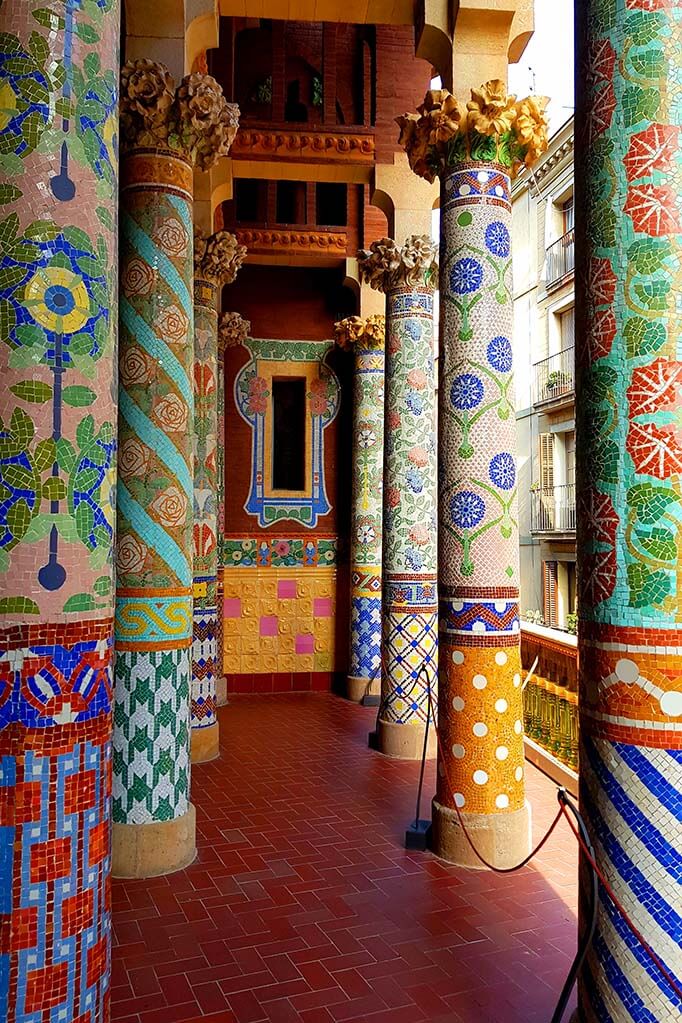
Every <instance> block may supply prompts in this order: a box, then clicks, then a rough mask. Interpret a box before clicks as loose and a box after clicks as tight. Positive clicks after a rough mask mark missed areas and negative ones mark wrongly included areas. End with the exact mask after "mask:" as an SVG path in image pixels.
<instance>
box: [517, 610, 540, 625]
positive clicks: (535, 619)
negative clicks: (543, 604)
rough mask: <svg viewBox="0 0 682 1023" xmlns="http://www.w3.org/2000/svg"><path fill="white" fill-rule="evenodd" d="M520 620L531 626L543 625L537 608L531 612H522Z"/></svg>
mask: <svg viewBox="0 0 682 1023" xmlns="http://www.w3.org/2000/svg"><path fill="white" fill-rule="evenodd" d="M521 618H522V619H523V621H524V622H530V623H531V625H544V624H545V617H544V615H543V614H542V612H541V611H538V610H537V608H536V609H535V610H534V611H532V610H526V611H522V612H521Z"/></svg>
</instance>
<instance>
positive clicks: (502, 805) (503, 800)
mask: <svg viewBox="0 0 682 1023" xmlns="http://www.w3.org/2000/svg"><path fill="white" fill-rule="evenodd" d="M495 806H496V807H497V809H498V810H506V809H507V807H508V806H509V796H505V794H504V792H502V793H500V795H499V796H495Z"/></svg>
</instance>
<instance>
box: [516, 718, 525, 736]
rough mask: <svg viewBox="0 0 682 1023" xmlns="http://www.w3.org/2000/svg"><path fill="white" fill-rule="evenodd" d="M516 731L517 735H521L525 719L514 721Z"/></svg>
mask: <svg viewBox="0 0 682 1023" xmlns="http://www.w3.org/2000/svg"><path fill="white" fill-rule="evenodd" d="M514 731H515V732H516V734H517V735H521V732H522V731H523V721H515V722H514Z"/></svg>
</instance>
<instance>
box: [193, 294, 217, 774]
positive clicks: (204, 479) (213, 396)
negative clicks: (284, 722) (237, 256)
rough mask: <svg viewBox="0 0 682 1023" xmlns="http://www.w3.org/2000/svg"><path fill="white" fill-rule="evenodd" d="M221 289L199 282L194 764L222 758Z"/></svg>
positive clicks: (196, 310) (196, 297) (196, 316)
mask: <svg viewBox="0 0 682 1023" xmlns="http://www.w3.org/2000/svg"><path fill="white" fill-rule="evenodd" d="M217 292H218V288H217V285H216V284H215V283H214V282H212V281H207V280H203V279H202V278H201V277H195V278H194V639H193V642H192V716H191V727H192V742H191V745H192V762H193V763H197V762H200V761H205V760H213V758H214V757H217V756H218V748H219V725H218V718H217V717H216V693H215V686H216V659H217V647H216V639H217V636H216V618H217V607H216V604H217V592H216V591H217V583H218V578H217V576H218V549H217V535H216V534H217V530H216V523H217V519H216V487H217V472H216V440H217V427H218V406H217V389H216V383H217V379H216V378H217V345H218V311H217V308H216V301H217Z"/></svg>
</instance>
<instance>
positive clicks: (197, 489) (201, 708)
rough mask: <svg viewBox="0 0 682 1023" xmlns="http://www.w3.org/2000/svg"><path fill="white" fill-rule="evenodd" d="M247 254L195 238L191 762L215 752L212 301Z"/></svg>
mask: <svg viewBox="0 0 682 1023" xmlns="http://www.w3.org/2000/svg"><path fill="white" fill-rule="evenodd" d="M245 255H246V249H245V248H244V246H243V245H239V244H238V242H237V239H236V237H235V235H233V234H230V232H229V231H218V232H216V234H213V235H211V236H210V238H204V237H203V236H202V235H201V234H200V233H199V232H197V231H195V234H194V614H193V619H194V622H193V640H192V690H191V719H190V724H191V755H192V763H201V762H203V761H206V760H213V759H214V758H215V757H217V756H218V751H219V724H218V718H217V716H216V676H217V668H216V664H217V660H218V646H217V639H218V635H217V632H218V626H217V620H218V608H217V585H218V537H217V514H216V511H217V507H216V506H217V500H218V474H217V462H216V456H217V444H218V380H217V378H218V302H219V300H220V289H221V287H222V285H224V284H231V283H232V282H233V281H234V280H235V278H236V276H237V272H238V270H239V268H240V266H241V264H242V262H243V261H244V257H245ZM221 647H222V643H221Z"/></svg>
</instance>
